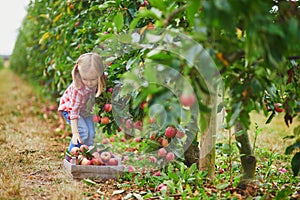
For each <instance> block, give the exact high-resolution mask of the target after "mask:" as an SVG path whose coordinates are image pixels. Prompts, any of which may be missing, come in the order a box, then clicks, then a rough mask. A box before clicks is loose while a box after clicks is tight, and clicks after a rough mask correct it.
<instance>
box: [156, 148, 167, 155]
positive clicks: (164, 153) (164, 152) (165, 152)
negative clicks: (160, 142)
mask: <svg viewBox="0 0 300 200" xmlns="http://www.w3.org/2000/svg"><path fill="white" fill-rule="evenodd" d="M157 154H158V156H159V157H165V156H166V155H167V150H166V149H165V148H160V149H158V151H157Z"/></svg>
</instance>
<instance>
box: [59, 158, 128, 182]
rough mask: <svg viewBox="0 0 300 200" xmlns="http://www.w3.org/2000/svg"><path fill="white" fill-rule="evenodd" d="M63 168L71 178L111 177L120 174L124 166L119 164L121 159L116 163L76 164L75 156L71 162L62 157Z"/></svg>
mask: <svg viewBox="0 0 300 200" xmlns="http://www.w3.org/2000/svg"><path fill="white" fill-rule="evenodd" d="M64 168H65V170H66V172H67V173H68V174H69V175H70V176H71V177H72V178H73V179H84V178H90V179H111V178H117V177H119V176H121V175H122V171H123V169H124V166H123V165H121V159H118V165H115V166H110V165H100V166H96V165H76V161H75V158H73V159H72V160H71V162H69V161H67V160H66V159H64Z"/></svg>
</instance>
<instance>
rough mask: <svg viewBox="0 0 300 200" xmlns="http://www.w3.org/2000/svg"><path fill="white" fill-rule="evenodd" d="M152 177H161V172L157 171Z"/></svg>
mask: <svg viewBox="0 0 300 200" xmlns="http://www.w3.org/2000/svg"><path fill="white" fill-rule="evenodd" d="M153 176H161V172H160V171H157V172H155V173H154V174H153Z"/></svg>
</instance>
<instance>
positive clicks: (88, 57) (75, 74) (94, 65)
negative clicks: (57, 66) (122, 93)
mask: <svg viewBox="0 0 300 200" xmlns="http://www.w3.org/2000/svg"><path fill="white" fill-rule="evenodd" d="M91 69H94V70H96V72H97V74H98V89H97V93H96V97H98V96H100V95H101V93H102V92H103V91H104V89H105V87H106V80H105V76H104V64H103V62H102V59H101V57H100V56H99V54H97V53H85V54H82V55H81V56H79V58H78V59H77V61H76V64H75V66H74V67H73V70H72V79H73V82H74V85H75V87H76V88H77V89H80V88H81V87H82V80H81V76H80V73H79V70H80V71H89V70H91Z"/></svg>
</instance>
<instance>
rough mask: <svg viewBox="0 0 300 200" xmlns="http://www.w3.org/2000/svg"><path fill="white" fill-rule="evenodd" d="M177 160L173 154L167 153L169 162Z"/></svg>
mask: <svg viewBox="0 0 300 200" xmlns="http://www.w3.org/2000/svg"><path fill="white" fill-rule="evenodd" d="M174 159H175V155H174V153H172V152H169V153H167V155H166V160H167V161H173V160H174Z"/></svg>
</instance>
